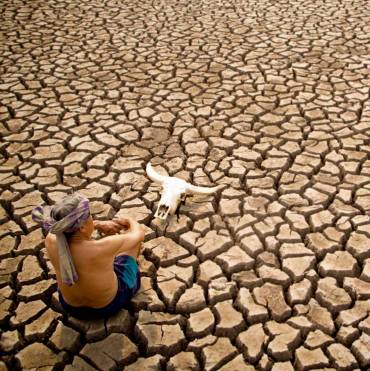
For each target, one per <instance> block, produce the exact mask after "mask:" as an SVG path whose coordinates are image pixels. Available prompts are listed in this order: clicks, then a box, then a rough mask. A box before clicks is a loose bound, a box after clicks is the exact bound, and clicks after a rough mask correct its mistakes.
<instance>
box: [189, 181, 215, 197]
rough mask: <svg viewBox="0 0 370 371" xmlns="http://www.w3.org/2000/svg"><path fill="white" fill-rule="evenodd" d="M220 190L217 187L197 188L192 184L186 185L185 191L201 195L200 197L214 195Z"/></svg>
mask: <svg viewBox="0 0 370 371" xmlns="http://www.w3.org/2000/svg"><path fill="white" fill-rule="evenodd" d="M219 189H220V187H219V186H217V187H198V186H195V185H192V184H188V188H187V189H186V191H187V193H191V194H201V195H209V194H211V193H215V192H217V191H218V190H219Z"/></svg>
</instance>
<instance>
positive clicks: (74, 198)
mask: <svg viewBox="0 0 370 371" xmlns="http://www.w3.org/2000/svg"><path fill="white" fill-rule="evenodd" d="M32 219H33V220H34V221H35V222H38V223H40V224H41V225H42V227H43V229H44V230H45V231H46V232H49V233H53V234H55V235H56V240H57V246H58V253H59V267H60V272H61V278H62V282H63V283H65V284H66V285H69V286H70V285H73V284H74V283H75V282H76V281H77V280H78V274H77V271H76V269H75V266H74V264H73V260H72V256H71V253H70V251H69V245H68V241H67V238H68V237H70V236H72V235H73V234H75V233H76V232H79V233H83V236H84V237H86V238H90V236H91V233H92V232H93V230H94V225H93V222H92V219H91V216H90V209H89V200H88V199H87V198H85V197H82V196H80V195H78V194H74V195H71V196H66V197H64V198H63V199H62V200H61V201H60V202H58V203H57V204H56V205H54V206H51V207H50V206H38V207H35V208H34V209H33V210H32Z"/></svg>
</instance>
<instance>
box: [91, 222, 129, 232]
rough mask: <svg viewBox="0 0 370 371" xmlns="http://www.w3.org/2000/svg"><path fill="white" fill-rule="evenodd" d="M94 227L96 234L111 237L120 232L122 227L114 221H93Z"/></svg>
mask: <svg viewBox="0 0 370 371" xmlns="http://www.w3.org/2000/svg"><path fill="white" fill-rule="evenodd" d="M94 227H95V228H96V229H97V231H98V232H100V233H102V234H105V235H112V234H116V233H119V232H120V231H121V229H123V228H122V226H121V225H119V224H118V223H115V222H114V221H106V222H101V221H94Z"/></svg>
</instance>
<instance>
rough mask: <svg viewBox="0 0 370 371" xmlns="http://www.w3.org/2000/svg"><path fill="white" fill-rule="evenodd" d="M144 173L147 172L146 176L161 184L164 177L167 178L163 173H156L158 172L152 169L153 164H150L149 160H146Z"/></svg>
mask: <svg viewBox="0 0 370 371" xmlns="http://www.w3.org/2000/svg"><path fill="white" fill-rule="evenodd" d="M146 173H147V174H148V177H149V178H150V179H151V180H152V181H153V182H156V183H160V184H162V183H163V182H164V181H165V180H166V178H168V177H167V176H164V175H161V174H158V173H157V172H156V171H155V170H154V169H153V166H152V165H151V164H150V162H148V164H147V165H146Z"/></svg>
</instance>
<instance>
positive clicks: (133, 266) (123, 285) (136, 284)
mask: <svg viewBox="0 0 370 371" xmlns="http://www.w3.org/2000/svg"><path fill="white" fill-rule="evenodd" d="M113 264H114V272H115V273H116V275H117V278H118V290H117V294H116V296H115V298H114V299H113V300H112V301H111V302H110V303H109V304H108V305H106V306H105V307H103V308H91V307H75V306H72V305H69V304H68V303H66V301H65V300H64V298H63V296H62V294H61V292H60V291H59V301H60V304H61V305H62V307H63V309H64V310H65V311H66V312H68V313H69V314H70V315H72V316H73V317H76V318H80V319H96V318H104V317H109V316H111V315H113V314H114V313H116V312H118V311H119V310H120V309H122V308H125V309H127V307H128V305H129V303H130V300H131V299H132V297H133V296H134V295H135V294H136V293H137V291H138V290H139V288H140V271H139V267H138V265H137V263H136V261H135V259H134V258H133V257H132V256H129V255H119V256H116V257H115V259H114V263H113Z"/></svg>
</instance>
